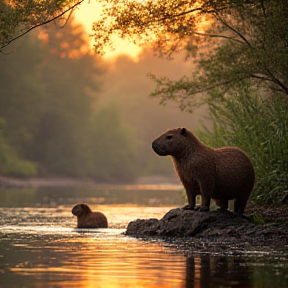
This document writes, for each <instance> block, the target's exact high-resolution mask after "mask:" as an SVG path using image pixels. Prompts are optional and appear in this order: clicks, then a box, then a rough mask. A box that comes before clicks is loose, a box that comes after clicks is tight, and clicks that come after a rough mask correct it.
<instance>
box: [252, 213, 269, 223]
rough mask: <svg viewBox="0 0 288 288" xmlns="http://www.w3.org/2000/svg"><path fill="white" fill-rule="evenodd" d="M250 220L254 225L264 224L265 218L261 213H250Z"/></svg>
mask: <svg viewBox="0 0 288 288" xmlns="http://www.w3.org/2000/svg"><path fill="white" fill-rule="evenodd" d="M249 219H250V221H251V222H252V223H254V224H256V225H262V224H265V219H264V217H263V216H262V215H261V214H252V215H251V216H250V217H249Z"/></svg>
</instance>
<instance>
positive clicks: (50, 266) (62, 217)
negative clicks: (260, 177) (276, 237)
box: [0, 186, 288, 288]
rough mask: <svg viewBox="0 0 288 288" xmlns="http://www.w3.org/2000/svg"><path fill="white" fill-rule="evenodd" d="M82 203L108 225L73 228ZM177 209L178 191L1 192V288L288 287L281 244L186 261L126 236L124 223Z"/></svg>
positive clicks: (171, 249)
mask: <svg viewBox="0 0 288 288" xmlns="http://www.w3.org/2000/svg"><path fill="white" fill-rule="evenodd" d="M81 202H85V203H88V204H89V205H90V206H91V208H92V210H99V211H102V212H103V213H104V214H105V215H106V216H107V218H108V221H109V228H108V229H76V217H74V216H73V215H72V214H71V209H72V207H73V205H75V204H76V203H81ZM182 204H183V199H182V192H181V191H180V189H179V187H178V186H175V187H172V186H145V187H144V186H97V187H84V188H82V189H79V188H73V187H72V188H65V189H64V188H45V189H44V188H39V189H12V190H2V191H0V287H57V288H58V287H59V288H60V287H108V288H109V287H133V288H134V287H152V288H156V287H157V288H160V287H163V288H164V287H168V288H169V287H194V288H196V287H202V288H203V287H243V288H244V287H275V288H276V287H280V288H281V287H288V272H287V271H288V257H287V254H288V247H286V249H287V250H285V247H283V248H282V247H280V248H279V247H278V248H279V249H278V250H277V247H275V249H272V250H273V251H272V250H271V249H270V250H269V249H268V250H267V247H263V251H262V252H261V253H260V252H259V251H258V252H257V253H253V251H247V253H246V254H244V255H241V256H240V255H238V256H237V255H233V253H231V254H229V251H227V254H226V255H217V254H215V253H214V254H213V253H210V254H201V253H198V254H197V253H196V254H195V255H196V256H194V257H191V258H187V257H185V256H184V253H183V251H181V249H178V248H177V247H175V246H173V245H172V244H169V243H166V242H164V241H162V240H161V239H159V238H153V239H152V240H147V239H146V240H144V239H136V238H133V237H128V236H125V234H124V232H125V228H126V227H127V224H128V223H129V222H130V221H131V220H134V219H137V218H152V217H155V218H158V219H159V218H161V217H162V216H163V215H164V214H165V213H166V212H168V211H169V210H170V209H171V208H173V207H176V206H180V205H182ZM283 249H284V250H283Z"/></svg>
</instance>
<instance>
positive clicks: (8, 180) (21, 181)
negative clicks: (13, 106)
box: [0, 176, 180, 189]
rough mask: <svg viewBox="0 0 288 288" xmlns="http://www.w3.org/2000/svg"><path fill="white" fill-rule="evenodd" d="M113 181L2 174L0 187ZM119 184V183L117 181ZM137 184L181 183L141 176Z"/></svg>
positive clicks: (171, 179)
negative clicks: (23, 176) (22, 176)
mask: <svg viewBox="0 0 288 288" xmlns="http://www.w3.org/2000/svg"><path fill="white" fill-rule="evenodd" d="M102 184H113V183H98V182H96V181H94V180H93V179H91V178H63V177H61V178H60V177H47V178H43V177H33V178H15V177H4V176H0V189H5V188H37V187H74V186H87V185H102ZM116 184H118V183H116ZM127 184H135V185H180V181H179V179H178V178H177V177H165V176H150V177H140V178H138V179H137V180H135V181H132V183H127Z"/></svg>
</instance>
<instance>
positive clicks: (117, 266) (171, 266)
mask: <svg viewBox="0 0 288 288" xmlns="http://www.w3.org/2000/svg"><path fill="white" fill-rule="evenodd" d="M103 230H104V229H103ZM75 234H78V237H73V236H72V235H71V239H67V238H65V239H63V240H62V239H58V240H57V241H55V242H54V243H53V245H51V246H50V245H49V244H48V243H47V244H48V245H44V246H42V248H41V249H42V250H43V251H44V250H46V252H47V250H51V253H53V254H57V255H58V256H60V258H61V255H62V256H64V257H62V259H59V257H53V256H52V257H50V258H49V260H50V265H49V266H48V267H45V266H46V265H44V266H43V263H38V264H37V263H35V264H36V265H35V264H34V265H33V266H31V265H30V266H29V265H25V263H24V264H23V265H18V267H15V268H11V269H10V270H11V271H12V272H14V273H15V274H18V275H21V276H32V275H33V277H36V278H41V275H42V276H44V275H46V277H47V275H48V277H50V276H51V275H54V276H53V277H55V276H56V275H57V278H58V279H61V278H62V277H63V276H64V278H65V276H67V275H69V278H70V280H65V281H64V282H63V284H64V286H63V287H111V288H112V287H151V288H154V287H155V288H156V287H157V288H160V287H161V288H162V287H163V288H164V287H182V286H181V283H182V284H183V280H184V279H183V277H184V276H185V258H184V257H183V256H182V255H181V254H178V255H177V254H171V251H170V250H169V249H166V248H165V247H163V245H160V244H157V243H147V242H144V241H143V243H142V244H141V241H140V240H135V239H133V238H130V237H125V236H120V237H119V238H118V239H117V240H116V241H115V238H114V237H115V236H112V235H109V233H108V236H107V237H106V236H105V235H104V234H105V232H103V235H101V237H100V238H98V237H93V235H91V234H90V235H89V234H87V233H75ZM74 236H75V235H74ZM90 237H91V238H90ZM139 241H140V242H139ZM52 251H53V252H52ZM57 258H58V259H57ZM51 262H52V263H51ZM59 264H60V265H59ZM53 277H52V278H53ZM57 283H59V280H57V279H55V282H54V283H53V281H50V282H49V284H50V285H56V284H57ZM96 283H97V286H95V285H96ZM40 287H41V286H40Z"/></svg>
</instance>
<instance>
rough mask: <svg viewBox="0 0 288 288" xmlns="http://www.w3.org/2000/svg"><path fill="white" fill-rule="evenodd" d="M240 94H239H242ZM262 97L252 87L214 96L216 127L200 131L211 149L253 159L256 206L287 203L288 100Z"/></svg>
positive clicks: (200, 135)
mask: <svg viewBox="0 0 288 288" xmlns="http://www.w3.org/2000/svg"><path fill="white" fill-rule="evenodd" d="M239 91H240V92H239ZM284 97H285V96H282V97H281V96H278V95H277V96H275V95H272V96H269V97H268V96H263V94H262V95H261V93H259V92H258V93H257V92H256V91H255V90H252V89H251V88H250V87H249V86H245V85H244V86H243V87H241V89H240V90H238V93H235V94H234V95H233V97H232V96H229V97H225V96H221V95H219V94H218V93H217V92H214V95H213V94H212V97H211V99H210V100H211V101H209V103H208V104H209V107H210V111H211V116H212V120H213V123H214V126H213V128H212V130H211V129H210V130H208V129H206V131H204V132H203V131H202V132H199V137H200V138H201V139H202V140H203V141H204V142H205V143H206V144H207V145H210V146H212V147H221V146H237V147H240V148H242V149H243V150H244V151H246V152H247V154H248V155H249V156H250V158H251V160H252V162H253V165H254V168H255V173H256V183H255V186H254V190H253V192H252V195H251V198H250V200H251V201H252V202H254V203H258V204H264V203H274V204H276V203H277V204H279V203H282V204H288V99H286V98H284Z"/></svg>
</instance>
